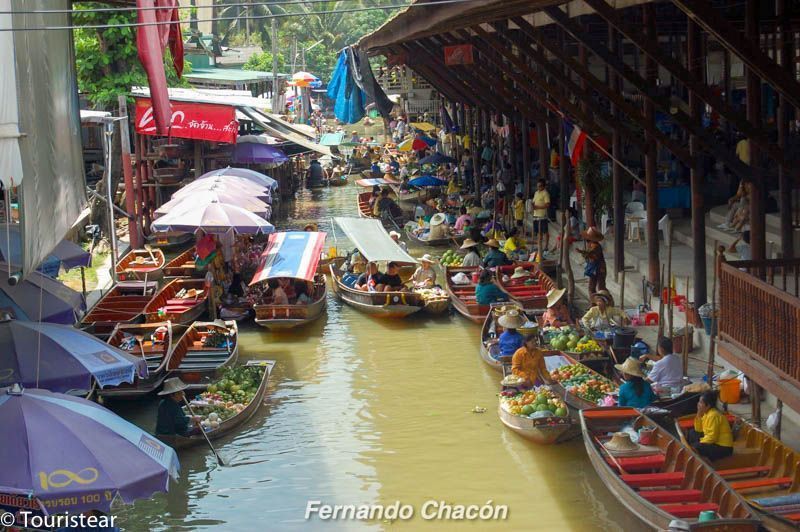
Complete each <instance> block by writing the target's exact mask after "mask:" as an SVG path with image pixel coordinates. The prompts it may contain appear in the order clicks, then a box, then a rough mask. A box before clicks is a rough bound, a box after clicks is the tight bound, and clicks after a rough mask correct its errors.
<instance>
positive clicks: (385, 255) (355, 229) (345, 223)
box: [336, 218, 417, 263]
mask: <svg viewBox="0 0 800 532" xmlns="http://www.w3.org/2000/svg"><path fill="white" fill-rule="evenodd" d="M336 224H337V225H338V226H339V227H341V228H342V231H344V234H346V235H347V238H349V239H350V240H351V241H352V242H353V245H355V247H356V248H358V250H359V251H360V252H361V254H362V255H363V256H364V258H365V259H367V260H368V261H369V262H376V261H386V262H391V261H394V262H410V263H416V262H417V259H415V258H414V257H412V256H411V255H409V254H408V253H406V252H405V251H403V249H402V248H401V247H400V246H398V245H397V243H395V241H394V240H392V237H390V236H389V233H387V232H386V229H384V227H383V224H382V223H381V221H380V220H376V219H374V218H336Z"/></svg>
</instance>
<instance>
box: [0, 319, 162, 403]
mask: <svg viewBox="0 0 800 532" xmlns="http://www.w3.org/2000/svg"><path fill="white" fill-rule="evenodd" d="M0 368H3V369H0V388H3V387H5V386H11V385H12V384H14V383H20V384H23V385H24V386H29V387H31V388H33V387H36V388H44V389H47V390H51V391H54V392H67V391H70V390H81V391H83V390H89V389H91V387H92V378H94V380H96V381H97V384H98V385H99V386H100V387H101V388H103V387H105V386H117V385H119V384H122V383H123V382H130V383H133V381H134V379H135V378H136V375H137V374H138V375H139V376H140V377H142V378H144V377H146V376H147V363H146V361H145V360H144V359H143V358H141V357H137V356H133V355H131V354H129V353H126V352H124V351H122V350H120V349H117V348H116V347H112V346H110V345H108V344H107V343H105V342H103V341H102V340H100V339H98V338H95V337H94V336H92V335H90V334H87V333H85V332H83V331H79V330H78V329H75V328H74V327H71V326H68V325H58V324H55V323H39V322H35V321H18V320H6V321H4V322H0Z"/></svg>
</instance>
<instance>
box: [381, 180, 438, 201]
mask: <svg viewBox="0 0 800 532" xmlns="http://www.w3.org/2000/svg"><path fill="white" fill-rule="evenodd" d="M389 186H390V187H391V188H392V190H393V191H394V193H395V195H396V196H397V201H398V202H399V203H411V204H413V205H416V204H417V203H422V202H423V201H425V200H427V199H429V198H430V197H435V196H432V195H430V193H429V191H428V190H426V189H424V188H418V189H416V190H400V185H389Z"/></svg>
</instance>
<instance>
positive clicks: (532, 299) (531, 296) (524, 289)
mask: <svg viewBox="0 0 800 532" xmlns="http://www.w3.org/2000/svg"><path fill="white" fill-rule="evenodd" d="M519 267H522V268H524V269H525V270H527V271H528V272H530V274H531V275H530V277H527V278H526V279H525V280H526V281H527V280H529V279H533V281H534V283H533V284H523V283H521V282H515V281H517V280H516V279H510V277H511V275H512V274H513V273H514V269H515V268H519ZM496 275H497V285H498V286H499V287H500V289H501V290H502V291H503V292H505V293H506V294H508V297H509V298H511V300H512V301H515V302H516V303H518V304H519V305H521V306H522V307H523V308H525V309H544V308H546V307H547V292H549V291H550V290H552V289H553V288H555V283H553V280H552V279H551V278H550V277H549V276H548V275H546V274H545V273H544V272H543V271H541V270H540V269H539V267H538V266H537V265H536V263H535V262H518V263H515V264H510V265H508V266H500V267H498V268H497V271H496ZM504 277H508V278H509V280H508V281H503V278H504Z"/></svg>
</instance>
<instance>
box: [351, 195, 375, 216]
mask: <svg viewBox="0 0 800 532" xmlns="http://www.w3.org/2000/svg"><path fill="white" fill-rule="evenodd" d="M371 197H372V192H361V193H360V194H359V195H358V196H357V198H356V199H357V201H358V215H359V216H360V217H362V218H378V216H376V215H375V213H374V212H373V211H372V207H370V206H369V199H370V198H371Z"/></svg>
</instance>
